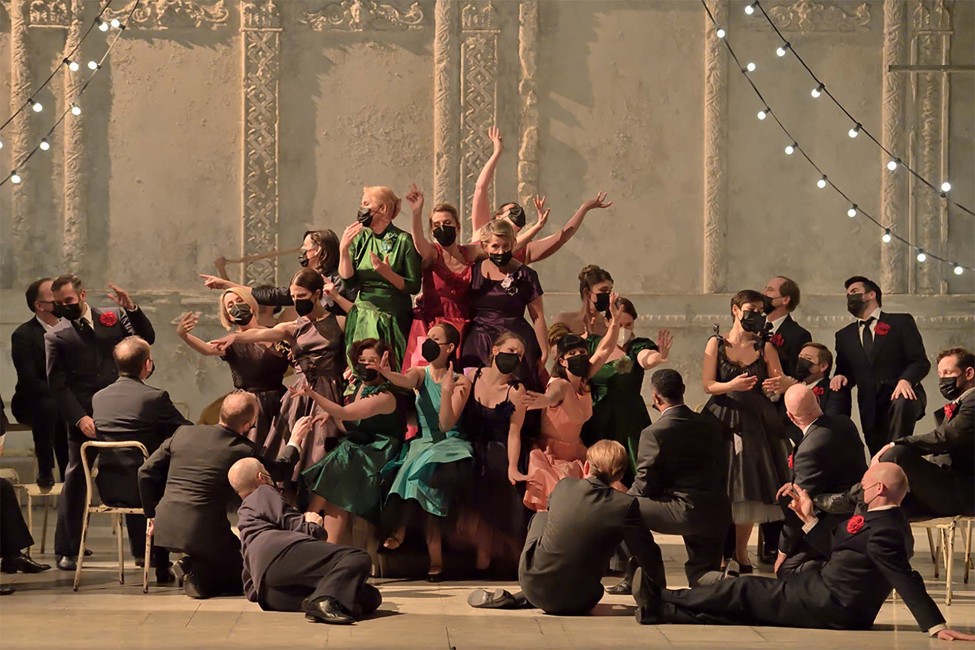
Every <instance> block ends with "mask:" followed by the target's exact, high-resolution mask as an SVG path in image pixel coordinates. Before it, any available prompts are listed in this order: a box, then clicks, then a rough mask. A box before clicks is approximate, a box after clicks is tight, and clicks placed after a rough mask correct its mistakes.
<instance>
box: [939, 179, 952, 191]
mask: <svg viewBox="0 0 975 650" xmlns="http://www.w3.org/2000/svg"><path fill="white" fill-rule="evenodd" d="M941 191H942V192H950V191H951V183H949V182H948V181H945V182H944V183H942V184H941Z"/></svg>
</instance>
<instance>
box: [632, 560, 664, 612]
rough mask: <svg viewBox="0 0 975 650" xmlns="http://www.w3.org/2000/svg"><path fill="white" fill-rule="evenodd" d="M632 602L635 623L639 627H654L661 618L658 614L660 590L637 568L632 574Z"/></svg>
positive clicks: (641, 569)
mask: <svg viewBox="0 0 975 650" xmlns="http://www.w3.org/2000/svg"><path fill="white" fill-rule="evenodd" d="M633 600H635V601H636V622H637V623H639V624H640V625H655V624H657V623H659V622H660V619H661V618H662V616H661V614H660V588H659V587H658V586H657V585H655V584H653V581H652V580H650V578H648V577H646V576H645V575H644V573H643V568H642V567H641V568H638V569H637V570H636V573H634V574H633Z"/></svg>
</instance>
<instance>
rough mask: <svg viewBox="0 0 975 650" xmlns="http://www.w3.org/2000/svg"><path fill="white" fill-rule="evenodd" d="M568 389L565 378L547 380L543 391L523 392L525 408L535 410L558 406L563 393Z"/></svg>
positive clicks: (562, 398) (563, 395) (563, 396)
mask: <svg viewBox="0 0 975 650" xmlns="http://www.w3.org/2000/svg"><path fill="white" fill-rule="evenodd" d="M568 390H569V382H568V381H566V380H565V379H560V378H554V379H552V380H551V381H549V382H548V386H546V387H545V392H544V393H534V392H532V391H527V392H526V393H525V409H526V410H528V411H537V410H539V409H545V408H549V407H550V406H558V405H559V404H561V403H562V400H564V399H565V394H566V392H567V391H568Z"/></svg>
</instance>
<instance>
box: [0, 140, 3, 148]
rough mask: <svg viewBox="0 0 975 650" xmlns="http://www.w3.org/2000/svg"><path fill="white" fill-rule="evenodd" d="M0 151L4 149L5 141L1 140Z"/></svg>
mask: <svg viewBox="0 0 975 650" xmlns="http://www.w3.org/2000/svg"><path fill="white" fill-rule="evenodd" d="M0 149H3V140H0Z"/></svg>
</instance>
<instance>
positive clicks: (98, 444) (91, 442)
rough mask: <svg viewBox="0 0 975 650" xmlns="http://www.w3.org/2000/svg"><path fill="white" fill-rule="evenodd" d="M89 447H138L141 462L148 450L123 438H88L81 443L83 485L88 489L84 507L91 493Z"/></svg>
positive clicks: (89, 500) (139, 443) (87, 503)
mask: <svg viewBox="0 0 975 650" xmlns="http://www.w3.org/2000/svg"><path fill="white" fill-rule="evenodd" d="M90 447H93V448H96V449H138V450H139V451H141V452H142V462H145V461H146V460H148V459H149V450H148V449H146V446H145V445H144V444H142V443H141V442H137V441H135V440H124V441H120V442H101V441H97V440H89V441H88V442H86V443H84V444H83V445H81V466H82V467H84V469H85V487H86V488H87V490H88V497H87V499H86V501H85V506H86V507H87V506H90V505H91V495H92V493H93V490H92V485H91V463H89V462H88V449H89V448H90Z"/></svg>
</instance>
